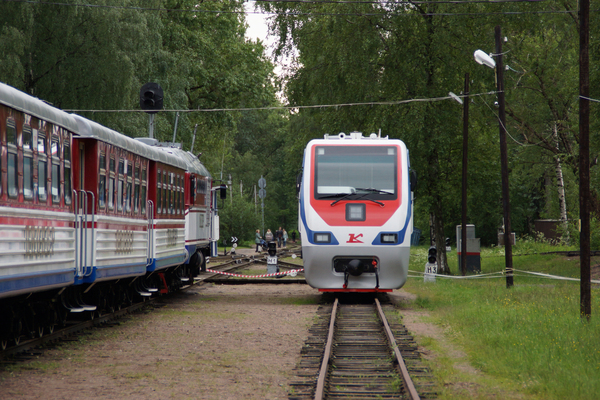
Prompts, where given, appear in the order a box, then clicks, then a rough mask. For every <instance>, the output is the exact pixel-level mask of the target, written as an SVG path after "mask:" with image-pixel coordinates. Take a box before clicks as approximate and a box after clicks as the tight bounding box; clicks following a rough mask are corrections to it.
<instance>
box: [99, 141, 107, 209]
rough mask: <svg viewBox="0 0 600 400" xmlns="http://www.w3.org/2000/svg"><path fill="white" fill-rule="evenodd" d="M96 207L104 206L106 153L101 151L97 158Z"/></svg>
mask: <svg viewBox="0 0 600 400" xmlns="http://www.w3.org/2000/svg"><path fill="white" fill-rule="evenodd" d="M98 169H99V174H98V175H99V176H98V208H104V207H106V154H105V153H103V152H101V153H100V159H99V160H98Z"/></svg>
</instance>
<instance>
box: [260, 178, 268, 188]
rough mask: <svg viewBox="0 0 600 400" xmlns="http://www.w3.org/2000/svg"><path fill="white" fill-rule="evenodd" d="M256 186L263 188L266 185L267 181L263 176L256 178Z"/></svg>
mask: <svg viewBox="0 0 600 400" xmlns="http://www.w3.org/2000/svg"><path fill="white" fill-rule="evenodd" d="M258 187H259V188H261V189H264V188H266V187H267V181H266V179H265V178H263V177H262V176H261V177H260V179H259V180H258Z"/></svg>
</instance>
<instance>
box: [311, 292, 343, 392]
mask: <svg viewBox="0 0 600 400" xmlns="http://www.w3.org/2000/svg"><path fill="white" fill-rule="evenodd" d="M337 308H338V299H337V298H336V299H335V302H334V303H333V310H332V311H331V319H330V320H329V333H328V335H327V344H326V345H325V351H324V353H323V361H322V362H321V369H320V370H319V379H318V380H317V389H316V390H315V400H322V399H323V395H324V393H325V379H326V378H327V371H328V370H329V360H330V358H331V350H332V348H333V334H334V329H335V317H336V315H337Z"/></svg>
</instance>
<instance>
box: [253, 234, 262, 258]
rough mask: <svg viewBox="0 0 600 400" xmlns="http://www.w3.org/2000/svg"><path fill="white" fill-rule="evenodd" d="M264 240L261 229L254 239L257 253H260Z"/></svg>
mask: <svg viewBox="0 0 600 400" xmlns="http://www.w3.org/2000/svg"><path fill="white" fill-rule="evenodd" d="M261 240H262V236H260V229H257V230H256V235H255V238H254V243H256V253H260V250H259V247H260V241H261Z"/></svg>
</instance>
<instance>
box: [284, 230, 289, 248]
mask: <svg viewBox="0 0 600 400" xmlns="http://www.w3.org/2000/svg"><path fill="white" fill-rule="evenodd" d="M287 240H288V234H287V232H286V230H285V229H284V230H283V247H286V246H287Z"/></svg>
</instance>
